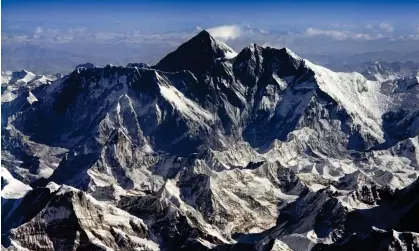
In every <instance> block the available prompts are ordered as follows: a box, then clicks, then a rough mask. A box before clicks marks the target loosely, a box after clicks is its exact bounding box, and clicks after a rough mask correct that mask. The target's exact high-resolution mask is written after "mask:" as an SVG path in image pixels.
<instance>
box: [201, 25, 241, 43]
mask: <svg viewBox="0 0 419 251" xmlns="http://www.w3.org/2000/svg"><path fill="white" fill-rule="evenodd" d="M207 31H208V32H209V33H210V34H211V36H213V37H214V38H216V39H220V40H223V41H227V40H231V39H236V38H239V37H240V35H241V28H240V26H237V25H222V26H217V27H213V28H209V29H207Z"/></svg>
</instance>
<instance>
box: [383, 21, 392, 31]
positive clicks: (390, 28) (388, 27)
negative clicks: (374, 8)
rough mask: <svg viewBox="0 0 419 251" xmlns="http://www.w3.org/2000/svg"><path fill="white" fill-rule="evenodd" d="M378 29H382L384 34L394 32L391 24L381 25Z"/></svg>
mask: <svg viewBox="0 0 419 251" xmlns="http://www.w3.org/2000/svg"><path fill="white" fill-rule="evenodd" d="M380 29H382V30H383V31H385V32H392V31H394V28H393V26H392V25H391V24H389V23H381V24H380Z"/></svg>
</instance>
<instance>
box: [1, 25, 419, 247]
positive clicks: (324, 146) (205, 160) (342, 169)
mask: <svg viewBox="0 0 419 251" xmlns="http://www.w3.org/2000/svg"><path fill="white" fill-rule="evenodd" d="M418 134H419V78H418V77H417V76H401V75H400V74H397V73H396V72H390V71H388V70H383V67H381V66H380V65H378V64H377V65H375V67H371V68H369V71H367V72H365V73H364V75H363V74H360V73H356V72H353V73H339V72H333V71H330V70H328V69H327V68H324V67H322V66H319V65H315V64H313V63H311V62H309V61H307V60H305V59H302V58H300V57H299V56H297V55H295V54H294V53H293V52H292V51H290V50H289V49H287V48H283V49H275V48H270V47H261V46H259V45H257V44H252V45H249V46H247V47H246V48H244V49H243V50H242V51H240V52H239V53H236V52H235V51H234V50H233V49H231V48H230V47H228V46H227V45H225V44H224V43H222V42H220V41H217V40H215V39H214V38H213V37H211V36H210V34H209V33H208V32H206V31H201V32H200V33H199V34H198V35H196V36H195V37H193V38H192V39H191V40H189V41H187V42H186V43H184V44H182V45H181V46H180V47H179V48H178V49H177V50H175V51H173V52H172V53H170V54H168V55H167V56H166V57H164V58H163V59H162V60H161V61H160V62H159V63H157V64H156V65H154V66H149V65H147V64H141V63H135V64H129V65H127V66H125V67H123V66H113V65H107V66H106V67H103V68H100V67H96V66H94V65H91V64H84V65H79V66H77V67H76V69H75V70H74V71H73V72H72V73H70V74H68V75H65V76H35V74H32V73H30V72H26V71H22V72H20V73H4V74H3V73H2V210H3V213H2V247H4V248H5V249H6V250H416V249H419V233H418V232H419V228H418V226H419V221H418V220H419V219H418V216H417V211H418V210H419V208H418V206H419V197H418V195H417V194H418V191H419V181H418V174H419V171H418V170H419V142H418Z"/></svg>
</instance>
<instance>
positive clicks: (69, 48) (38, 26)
mask: <svg viewBox="0 0 419 251" xmlns="http://www.w3.org/2000/svg"><path fill="white" fill-rule="evenodd" d="M418 13H419V1H418V0H402V1H395V0H381V1H380V0H372V1H362V0H358V1H346V0H343V1H326V0H322V1H308V0H299V1H297V0H286V1H266V0H265V1H232V0H228V1H221V0H215V1H145V0H137V1H134V0H122V1H111V0H102V1H99V0H86V1H80V0H73V1H67V0H61V1H57V0H55V1H52V0H37V1H30V0H25V1H24V0H21V1H14V0H3V1H2V44H3V51H2V55H3V59H4V58H5V59H6V60H3V63H4V65H6V66H10V65H12V66H11V68H17V67H19V66H20V65H19V64H21V63H22V62H23V63H25V62H26V61H25V57H26V58H27V57H31V58H34V57H35V56H37V55H31V53H32V54H33V52H32V51H33V50H36V51H38V52H39V54H42V55H48V54H52V55H51V57H52V56H54V57H57V55H58V54H62V55H67V54H68V53H70V52H71V53H72V54H71V55H67V58H69V57H70V56H71V58H72V61H71V65H74V64H76V63H79V62H80V63H83V62H81V61H83V60H88V61H92V62H95V63H97V64H106V62H105V61H107V60H110V61H112V62H115V63H125V62H127V61H128V60H141V61H143V62H150V63H154V62H155V61H156V60H158V58H159V57H161V56H163V55H164V54H165V53H167V52H169V51H170V50H172V49H174V48H176V46H178V45H179V44H180V43H182V42H184V41H185V40H186V39H188V38H190V37H191V36H193V35H194V34H196V33H197V32H198V31H199V30H200V29H209V30H211V31H212V34H213V35H214V36H215V37H216V38H219V39H221V40H224V42H226V43H227V44H229V45H230V46H232V47H233V48H234V49H236V50H240V49H241V48H242V46H245V45H246V44H249V43H252V42H257V43H261V44H262V45H266V46H274V47H283V46H287V47H290V48H291V49H292V50H294V51H295V52H297V53H298V54H301V55H303V56H305V57H308V58H309V59H313V60H314V61H319V62H320V63H327V62H328V60H329V61H330V57H332V56H333V57H337V56H342V57H344V56H345V55H346V54H351V53H352V54H357V53H358V54H359V53H369V52H376V51H382V52H383V53H385V52H387V53H388V52H389V51H390V52H391V53H394V54H398V55H399V56H398V57H399V58H402V57H403V55H404V54H406V53H409V52H410V51H412V52H415V51H419V14H418ZM249 26H250V27H249ZM109 48H112V50H109ZM41 51H42V52H43V53H41ZM133 53H134V54H135V53H137V55H136V56H135V57H132V56H131V55H132V54H133ZM320 55H324V56H325V58H326V56H327V57H328V58H329V59H328V60H325V58H323V59H322V58H321V56H320ZM14 57H18V59H19V61H16V60H15V58H14ZM63 57H64V56H63ZM380 57H381V56H380ZM35 58H36V57H35ZM394 58H395V59H394V60H396V59H397V57H394ZM364 59H366V58H363V59H362V60H364ZM375 59H376V58H374V57H371V60H375ZM13 60H14V61H13ZM43 60H45V59H43ZM360 60H361V59H360ZM389 60H390V59H389ZM9 61H13V62H12V64H9ZM15 61H16V62H15ZM34 65H35V63H34ZM68 65H70V63H68V62H67V64H66V66H63V68H65V67H71V66H68ZM30 66H31V65H30ZM35 66H36V65H35ZM25 67H26V66H25ZM45 67H47V66H45Z"/></svg>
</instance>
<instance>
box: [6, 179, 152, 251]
mask: <svg viewBox="0 0 419 251" xmlns="http://www.w3.org/2000/svg"><path fill="white" fill-rule="evenodd" d="M50 186H51V184H50ZM35 191H36V190H35ZM20 206H24V204H22V205H20ZM87 215H88V217H86V216H87ZM57 228H58V229H59V231H57ZM9 237H10V246H9V248H8V249H10V250H21V249H29V250H35V249H36V250H73V249H74V250H76V249H77V250H104V249H110V250H133V249H136V248H137V249H141V250H159V246H158V244H156V243H155V242H153V241H151V240H150V239H152V237H151V236H150V233H149V231H148V229H147V226H146V225H145V224H144V223H143V221H142V220H140V219H138V218H136V217H133V216H131V215H129V214H128V213H126V212H124V211H122V210H119V209H117V208H114V207H112V206H109V205H104V204H102V203H100V202H97V201H96V200H95V199H93V198H92V197H90V196H89V195H86V194H84V193H83V192H82V191H79V190H76V189H74V188H70V187H65V186H64V187H59V188H57V190H56V191H53V194H52V195H51V198H50V199H49V200H48V202H47V203H46V205H45V207H43V208H42V210H40V211H39V212H38V213H37V214H36V216H34V217H33V218H32V219H31V220H29V221H28V222H26V223H24V224H22V225H20V226H19V227H17V228H14V229H11V230H10V232H9Z"/></svg>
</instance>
